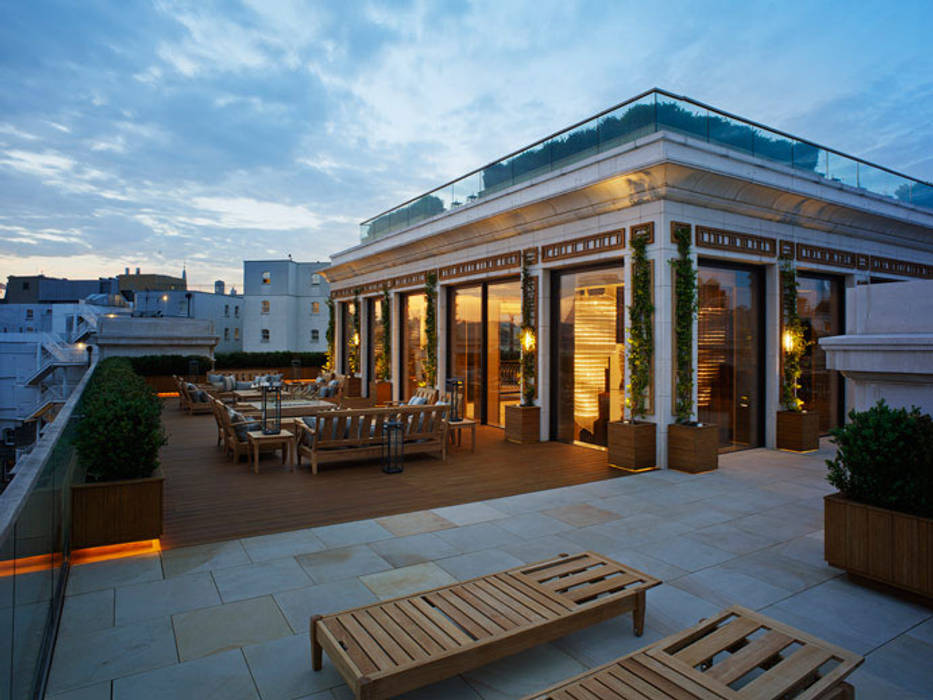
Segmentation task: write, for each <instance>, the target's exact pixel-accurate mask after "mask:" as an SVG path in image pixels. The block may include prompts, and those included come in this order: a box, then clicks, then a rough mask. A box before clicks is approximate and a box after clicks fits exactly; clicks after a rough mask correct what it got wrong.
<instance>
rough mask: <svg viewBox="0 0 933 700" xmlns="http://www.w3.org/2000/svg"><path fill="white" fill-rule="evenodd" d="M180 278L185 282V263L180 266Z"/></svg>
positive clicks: (186, 271)
mask: <svg viewBox="0 0 933 700" xmlns="http://www.w3.org/2000/svg"><path fill="white" fill-rule="evenodd" d="M181 278H182V279H183V280H187V279H188V269H187V266H186V265H185V263H182V265H181Z"/></svg>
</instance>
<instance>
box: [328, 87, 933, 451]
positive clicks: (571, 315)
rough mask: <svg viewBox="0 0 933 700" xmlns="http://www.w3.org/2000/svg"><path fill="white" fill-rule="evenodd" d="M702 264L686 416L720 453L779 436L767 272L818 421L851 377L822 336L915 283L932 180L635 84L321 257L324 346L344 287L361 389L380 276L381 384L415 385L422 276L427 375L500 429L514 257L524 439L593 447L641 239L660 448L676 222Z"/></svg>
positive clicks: (511, 396)
mask: <svg viewBox="0 0 933 700" xmlns="http://www.w3.org/2000/svg"><path fill="white" fill-rule="evenodd" d="M682 227H686V228H687V229H688V230H689V235H690V240H691V256H692V258H693V261H694V264H695V265H696V266H697V269H698V280H697V282H698V295H699V310H698V314H697V319H696V321H695V324H694V334H693V337H694V342H693V348H692V353H693V365H694V367H695V368H696V381H695V386H694V396H693V398H694V404H695V414H694V418H695V419H696V420H698V421H700V422H703V423H713V424H716V425H717V426H718V429H719V444H720V449H721V450H724V451H725V450H734V449H742V448H747V447H757V446H769V447H773V446H774V444H775V432H776V426H775V423H776V412H777V411H778V409H779V402H780V387H781V382H780V376H781V352H780V340H781V333H782V312H781V276H780V267H781V265H782V264H784V263H783V262H782V261H784V260H786V261H787V263H786V264H790V265H791V266H793V267H795V268H796V270H797V274H798V280H799V283H800V289H799V294H798V306H799V310H800V315H801V317H802V319H803V322H804V325H805V328H806V333H807V339H808V341H810V345H809V349H808V351H807V356H806V357H805V358H804V362H803V370H804V372H803V377H802V378H801V382H800V383H801V388H800V397H801V398H802V399H803V400H804V402H805V405H806V407H807V408H808V410H814V411H817V412H819V413H820V416H821V427H822V429H823V430H824V431H826V430H828V429H829V428H830V427H832V426H833V425H836V424H838V423H839V422H840V421H842V420H843V419H844V412H845V409H846V406H847V405H849V404H850V403H851V397H850V396H849V394H850V393H851V392H847V391H846V387H845V381H844V379H843V378H842V377H841V375H839V374H838V373H837V372H835V371H832V370H830V369H829V368H828V367H827V366H826V357H825V352H824V351H823V350H822V349H821V348H820V346H819V344H818V342H817V341H818V340H819V339H820V338H821V337H825V336H831V335H839V334H841V333H844V332H845V290H846V289H847V288H851V287H855V286H857V285H861V284H872V283H879V282H886V281H895V280H909V279H929V278H933V186H930V185H929V183H924V182H919V181H916V180H913V179H911V178H908V177H906V176H902V175H899V174H897V173H894V172H892V171H889V170H886V169H884V168H881V167H878V166H874V165H872V164H870V163H867V162H864V161H859V160H857V159H854V158H851V157H848V156H845V155H843V154H841V153H838V152H836V151H833V150H830V149H826V148H823V147H821V146H818V145H816V144H812V143H810V142H807V141H804V140H802V139H798V138H796V137H793V136H791V135H789V134H783V133H780V132H776V131H773V130H770V129H768V128H767V127H764V126H762V125H760V124H755V123H753V122H748V121H746V120H742V119H740V118H738V117H735V116H733V115H729V114H726V113H723V112H720V111H718V110H716V109H715V108H712V107H709V106H707V105H702V104H699V103H696V102H695V101H692V100H690V99H688V98H681V97H677V96H674V95H671V94H669V93H666V92H663V91H658V90H653V91H650V92H648V93H645V94H643V95H640V96H639V97H637V98H635V99H633V100H630V101H628V102H626V103H623V104H621V105H618V106H616V107H614V108H612V109H611V110H608V111H606V112H604V113H602V114H600V115H597V116H596V117H594V118H592V119H590V120H587V121H585V122H581V123H579V124H576V125H574V126H573V127H571V128H569V129H567V130H565V131H563V132H560V133H558V134H555V135H552V136H550V137H548V138H546V139H543V140H542V141H539V142H537V143H535V144H532V145H531V146H529V147H527V148H525V149H523V150H521V151H519V152H516V153H514V154H512V155H511V156H509V157H507V158H504V159H502V160H500V161H496V162H494V163H491V164H489V165H487V166H485V167H483V168H480V169H479V170H477V171H474V172H473V173H470V174H468V175H466V176H464V177H463V178H460V179H458V180H456V181H454V182H452V183H448V184H447V185H444V186H442V187H441V188H438V189H437V190H434V191H432V192H430V193H428V194H426V195H423V196H421V197H418V198H416V199H414V200H411V201H409V202H406V203H404V204H402V205H400V206H398V207H395V208H394V209H392V210H390V211H387V212H385V213H383V214H380V215H379V216H377V217H374V218H373V219H370V220H369V221H367V222H364V223H363V224H362V230H361V239H362V240H361V243H360V244H359V245H357V246H355V247H353V248H350V249H348V250H345V251H343V252H341V253H339V254H337V255H335V256H333V258H332V262H333V265H332V267H331V268H330V270H328V273H327V274H328V278H329V279H330V281H331V286H332V288H333V291H332V296H333V298H334V299H335V301H336V302H337V304H338V312H337V313H336V320H337V323H336V331H337V342H336V352H337V362H338V366H344V364H345V360H344V357H345V355H346V354H347V353H348V351H349V349H350V344H352V343H353V339H352V338H351V336H352V334H353V333H354V327H353V324H352V319H353V318H354V317H353V316H352V315H351V314H350V313H349V312H350V310H351V309H352V304H353V300H354V295H355V294H356V293H357V290H359V293H360V294H361V308H360V316H359V318H360V328H361V331H362V332H361V333H360V338H359V343H360V354H361V357H362V358H363V361H362V362H361V371H362V374H363V378H364V386H365V385H366V383H367V380H368V379H370V378H372V376H373V368H374V366H376V365H377V364H378V363H380V362H381V361H382V358H380V357H379V354H380V353H381V348H382V343H381V341H380V337H381V334H382V333H383V330H382V324H380V323H378V322H377V321H376V318H377V315H378V314H379V313H381V303H380V299H381V298H382V297H383V295H384V294H385V293H386V292H388V294H389V298H390V304H389V310H390V318H391V324H390V326H389V333H390V334H391V357H390V358H389V360H390V364H391V378H392V381H393V392H394V394H395V396H396V397H397V398H401V399H404V398H407V396H409V395H410V394H411V392H412V391H413V390H414V388H415V387H416V386H417V385H418V384H419V383H420V382H423V381H424V370H423V368H424V361H425V342H426V334H425V328H424V316H425V295H424V287H425V280H426V276H427V275H428V273H429V272H433V273H435V274H436V277H437V280H438V294H437V299H438V302H437V338H438V341H437V358H438V361H437V381H438V384H439V385H440V386H443V385H444V381H445V379H446V378H447V377H452V376H455V377H460V378H463V379H464V380H465V399H466V401H465V406H464V409H465V413H466V415H467V416H470V417H474V418H476V419H478V420H480V421H482V422H484V423H486V424H489V425H501V424H502V423H503V415H504V407H505V406H506V405H508V404H509V403H517V402H518V400H519V391H518V378H517V377H518V374H517V372H518V360H519V357H520V348H519V342H518V331H519V327H520V323H521V290H520V285H519V272H520V268H521V264H522V260H523V258H524V260H525V261H526V263H527V265H528V267H529V271H530V273H531V275H532V277H533V284H534V285H535V290H536V291H535V296H536V302H535V308H534V313H535V317H536V318H535V324H536V328H537V377H538V397H537V403H538V404H539V405H540V406H541V425H540V435H541V438H542V439H544V440H549V439H550V440H562V441H566V442H573V443H579V444H584V445H589V446H593V447H597V448H599V447H602V446H604V445H605V444H606V432H607V428H606V426H607V424H608V422H610V421H614V420H618V419H620V418H622V417H623V415H625V410H626V409H625V400H626V385H627V371H628V370H627V367H626V361H625V350H626V342H625V341H626V332H627V324H628V314H627V311H626V309H627V307H628V306H629V305H630V304H631V303H632V294H631V255H632V240H633V238H635V237H644V238H645V239H646V240H647V255H648V259H649V261H650V265H651V270H652V293H653V299H652V301H653V305H654V309H655V310H654V314H653V324H654V353H653V370H652V378H651V383H650V391H649V415H648V416H647V419H648V420H652V421H654V422H655V423H656V424H657V425H658V436H657V451H658V454H657V463H658V464H659V465H664V464H666V457H667V455H666V444H667V440H666V432H667V426H668V425H669V424H670V423H671V422H673V420H674V415H673V413H674V384H673V370H674V365H673V358H674V342H673V310H674V302H673V295H672V284H673V275H672V270H671V265H670V261H671V260H672V259H673V258H675V257H676V255H677V246H676V244H675V242H674V238H673V231H674V229H675V228H682Z"/></svg>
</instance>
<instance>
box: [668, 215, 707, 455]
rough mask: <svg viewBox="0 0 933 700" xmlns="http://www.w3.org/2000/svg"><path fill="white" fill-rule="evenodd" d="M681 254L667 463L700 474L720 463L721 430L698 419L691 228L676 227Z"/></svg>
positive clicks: (677, 271) (674, 265) (676, 280)
mask: <svg viewBox="0 0 933 700" xmlns="http://www.w3.org/2000/svg"><path fill="white" fill-rule="evenodd" d="M673 234H674V240H675V241H676V243H677V257H676V258H674V259H673V260H671V267H672V268H673V273H674V341H675V349H674V359H675V361H676V363H677V368H676V372H675V375H674V416H675V422H674V423H672V424H671V425H669V426H668V429H667V466H668V467H669V468H670V469H678V470H681V471H686V472H691V473H697V472H704V471H709V470H711V469H716V468H717V467H718V466H719V431H718V429H717V427H716V426H715V425H711V424H709V423H706V424H702V423H698V422H696V421H695V420H694V404H693V386H694V367H693V322H694V321H695V320H696V315H697V309H698V304H697V269H696V265H695V264H694V262H693V257H692V256H691V251H690V227H689V226H687V225H678V226H675V227H674V230H673Z"/></svg>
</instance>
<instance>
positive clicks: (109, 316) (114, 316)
mask: <svg viewBox="0 0 933 700" xmlns="http://www.w3.org/2000/svg"><path fill="white" fill-rule="evenodd" d="M116 317H117V315H116V314H107V318H116Z"/></svg>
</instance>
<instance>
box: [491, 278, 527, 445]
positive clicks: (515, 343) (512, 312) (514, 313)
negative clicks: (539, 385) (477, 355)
mask: <svg viewBox="0 0 933 700" xmlns="http://www.w3.org/2000/svg"><path fill="white" fill-rule="evenodd" d="M521 325H522V286H521V282H519V281H518V280H516V281H514V282H498V283H495V284H490V285H488V286H487V287H486V328H487V331H486V422H487V423H488V424H490V425H497V426H500V427H503V426H505V407H506V406H511V405H514V404H517V403H519V402H520V401H521V382H520V375H519V368H520V364H521V344H520V343H521V340H520V337H519V335H520V333H521Z"/></svg>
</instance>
